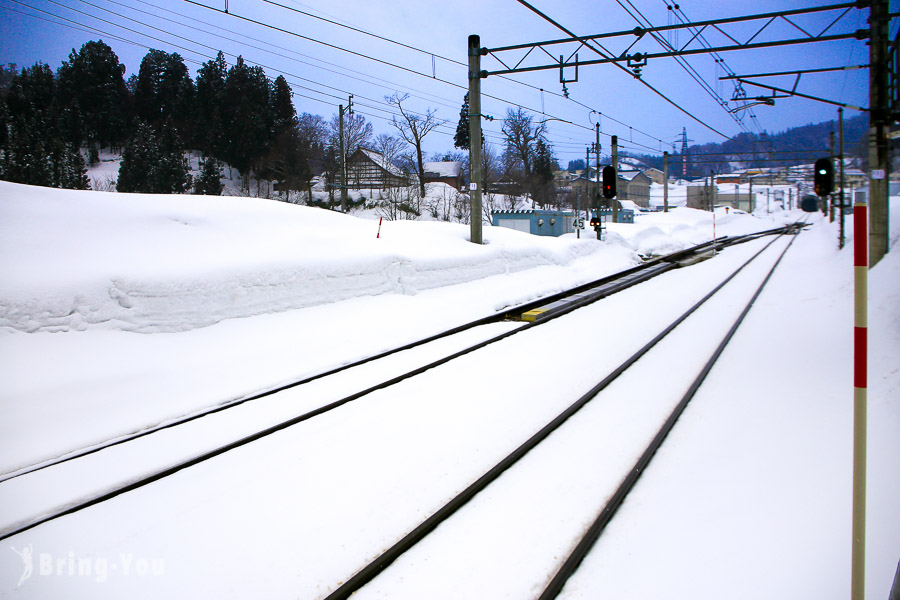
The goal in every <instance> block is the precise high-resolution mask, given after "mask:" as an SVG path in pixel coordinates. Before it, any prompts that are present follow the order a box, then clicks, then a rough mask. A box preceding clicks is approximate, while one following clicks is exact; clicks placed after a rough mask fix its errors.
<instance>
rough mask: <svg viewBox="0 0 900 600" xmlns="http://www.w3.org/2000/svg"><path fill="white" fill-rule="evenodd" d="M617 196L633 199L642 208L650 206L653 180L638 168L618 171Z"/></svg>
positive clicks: (620, 198)
mask: <svg viewBox="0 0 900 600" xmlns="http://www.w3.org/2000/svg"><path fill="white" fill-rule="evenodd" d="M617 176H618V177H617V181H616V197H617V198H618V199H619V200H631V201H632V202H634V203H635V204H637V205H638V206H640V207H641V208H650V184H651V183H653V180H652V179H650V177H648V176H647V175H645V174H644V173H642V172H641V171H637V170H627V171H626V170H622V169H620V170H619V171H618V173H617Z"/></svg>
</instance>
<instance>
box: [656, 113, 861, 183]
mask: <svg viewBox="0 0 900 600" xmlns="http://www.w3.org/2000/svg"><path fill="white" fill-rule="evenodd" d="M867 128H868V117H867V116H866V115H865V114H860V115H857V116H853V117H850V118H847V117H846V116H845V118H844V154H845V155H846V156H848V157H858V158H863V157H865V154H866V143H865V142H866V130H867ZM832 131H833V132H834V134H835V152H837V144H838V122H837V120H836V119H835V120H833V121H825V122H824V123H816V124H812V125H803V126H802V127H794V128H793V129H788V130H786V131H782V132H780V133H776V134H768V133H766V132H763V133H762V134H760V135H757V134H751V133H741V134H739V135H736V136H735V137H733V138H731V139H730V140H727V141H725V142H722V143H716V144H702V145H697V146H690V147H689V148H688V157H689V158H688V163H689V165H690V167H691V168H690V171H689V177H702V176H704V175H707V174H708V173H709V172H710V171H715V172H717V173H725V172H729V171H733V170H736V169H742V168H750V167H782V166H792V165H798V164H804V163H811V162H814V161H815V159H816V158H820V157H821V156H824V155H827V154H828V151H829V134H830V133H831V132H832ZM639 158H640V159H641V160H642V161H643V162H645V163H646V164H647V165H648V166H651V167H655V168H657V169H662V157H659V156H641V157H639ZM669 161H670V168H671V165H673V164H679V165H680V164H681V149H680V148H678V152H677V153H676V154H673V155H672V156H671V157H670V159H669Z"/></svg>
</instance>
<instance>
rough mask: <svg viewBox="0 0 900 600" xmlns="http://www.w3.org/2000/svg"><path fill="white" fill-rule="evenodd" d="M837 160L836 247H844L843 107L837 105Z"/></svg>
mask: <svg viewBox="0 0 900 600" xmlns="http://www.w3.org/2000/svg"><path fill="white" fill-rule="evenodd" d="M838 160H839V161H840V185H841V196H840V200H839V202H840V209H841V215H840V218H841V232H840V234H839V236H838V249H842V248H843V247H844V109H843V107H838Z"/></svg>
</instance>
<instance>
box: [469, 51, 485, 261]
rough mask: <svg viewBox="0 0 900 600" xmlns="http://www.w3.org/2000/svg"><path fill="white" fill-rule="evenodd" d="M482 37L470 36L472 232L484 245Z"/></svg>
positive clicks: (473, 240) (470, 203) (471, 236)
mask: <svg viewBox="0 0 900 600" xmlns="http://www.w3.org/2000/svg"><path fill="white" fill-rule="evenodd" d="M481 76H482V74H481V38H480V37H479V36H477V35H470V36H469V210H470V213H471V214H470V218H469V231H470V241H471V242H472V243H473V244H481V243H483V241H482V235H481V187H482V179H483V177H482V169H481Z"/></svg>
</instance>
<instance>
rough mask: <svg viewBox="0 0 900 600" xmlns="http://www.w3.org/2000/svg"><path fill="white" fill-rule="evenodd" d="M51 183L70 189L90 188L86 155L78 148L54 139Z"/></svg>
mask: <svg viewBox="0 0 900 600" xmlns="http://www.w3.org/2000/svg"><path fill="white" fill-rule="evenodd" d="M50 170H51V171H50V179H51V181H50V184H51V185H52V186H53V187H58V188H66V189H70V190H87V189H90V187H91V186H90V181H89V180H88V176H87V169H86V168H85V164H84V157H83V156H82V155H81V152H79V151H78V149H77V148H73V147H71V146H69V145H68V144H66V143H65V142H63V141H62V140H60V139H59V138H57V139H55V140H53V142H52V143H51V148H50Z"/></svg>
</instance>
